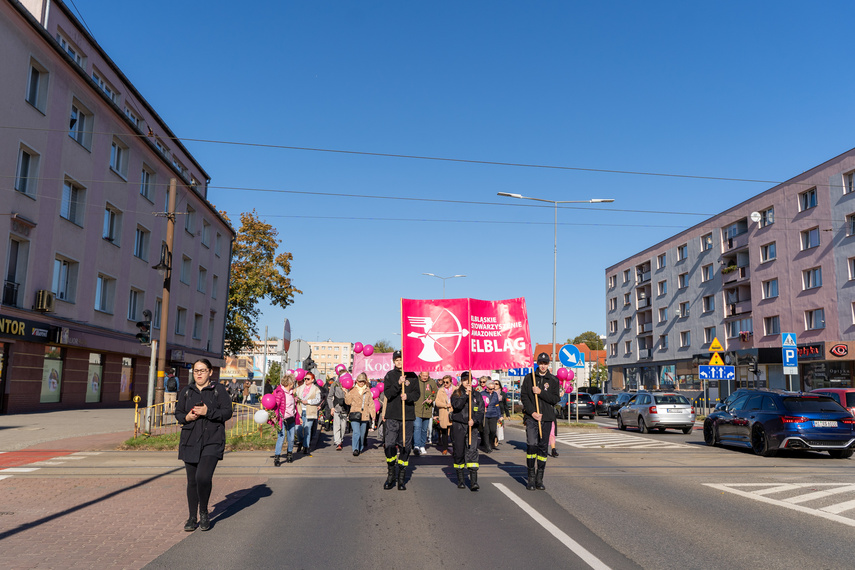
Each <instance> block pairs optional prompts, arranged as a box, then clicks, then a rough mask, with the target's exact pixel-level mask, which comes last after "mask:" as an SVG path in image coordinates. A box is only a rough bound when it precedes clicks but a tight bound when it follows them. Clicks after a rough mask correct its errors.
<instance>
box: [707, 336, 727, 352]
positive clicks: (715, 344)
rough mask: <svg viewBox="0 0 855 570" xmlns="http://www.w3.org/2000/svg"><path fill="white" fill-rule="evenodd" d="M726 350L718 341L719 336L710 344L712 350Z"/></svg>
mask: <svg viewBox="0 0 855 570" xmlns="http://www.w3.org/2000/svg"><path fill="white" fill-rule="evenodd" d="M722 350H724V347H723V346H722V345H721V343H720V342H719V341H718V337H715V338H714V339H713V341H712V344H711V345H710V352H721V351H722Z"/></svg>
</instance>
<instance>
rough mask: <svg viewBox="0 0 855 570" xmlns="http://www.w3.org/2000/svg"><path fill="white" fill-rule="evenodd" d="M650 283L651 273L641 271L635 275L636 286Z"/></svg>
mask: <svg viewBox="0 0 855 570" xmlns="http://www.w3.org/2000/svg"><path fill="white" fill-rule="evenodd" d="M648 281H650V271H644V272H642V271H639V272H638V273H636V274H635V284H636V286H638V285H642V284H643V283H647V282H648Z"/></svg>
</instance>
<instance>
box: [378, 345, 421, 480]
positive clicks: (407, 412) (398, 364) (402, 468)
mask: <svg viewBox="0 0 855 570" xmlns="http://www.w3.org/2000/svg"><path fill="white" fill-rule="evenodd" d="M392 362H393V363H394V367H393V368H392V370H390V371H389V372H388V373H387V374H386V377H385V379H384V381H383V382H384V388H383V394H384V395H385V396H386V424H385V425H386V428H385V431H386V433H385V437H384V449H385V451H386V468H387V470H388V472H387V476H386V482H385V483H384V484H383V488H384V489H391V488H392V487H394V486H395V481H396V480H397V482H398V490H400V491H406V490H407V487H406V486H405V485H404V482H405V479H406V475H407V466H408V465H409V461H410V452H411V451H412V449H413V423H414V421H415V418H416V413H415V404H416V401H417V400H418V399H419V394H420V391H419V386H418V377H417V376H416V375H415V374H414V373H412V372H408V373H405V372H404V360H403V358H402V356H401V351H400V350H398V351H395V352H394V353H393V354H392ZM398 400H400V401H401V405H400V406H399V405H398ZM407 424H409V429H408V426H407ZM396 467H397V474H396Z"/></svg>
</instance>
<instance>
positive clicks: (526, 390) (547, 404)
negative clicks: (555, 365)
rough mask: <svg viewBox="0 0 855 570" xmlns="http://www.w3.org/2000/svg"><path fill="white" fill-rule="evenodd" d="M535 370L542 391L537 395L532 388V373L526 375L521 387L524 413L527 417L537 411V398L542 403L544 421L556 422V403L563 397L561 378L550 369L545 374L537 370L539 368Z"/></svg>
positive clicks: (541, 411)
mask: <svg viewBox="0 0 855 570" xmlns="http://www.w3.org/2000/svg"><path fill="white" fill-rule="evenodd" d="M535 371H536V375H537V387H538V388H540V389H541V392H540V394H538V395H537V396H535V394H534V390H532V377H531V376H532V375H531V374H528V375H526V377H525V379H524V380H523V382H522V386H521V387H520V400H521V401H522V405H523V414H524V415H525V418H526V419H527V418H530V417H531V415H532V414H533V413H535V412H536V411H537V404H536V403H535V398H536V399H537V400H538V401H539V404H540V413H541V414H542V415H543V421H545V422H554V421H555V404H557V403H558V400H560V399H561V395H560V394H559V390H558V384H559V380H558V378H556V377H555V376H554V375H553V374H552V372H550V371H548V370H547V371H546V374H545V375H543V376H541V375H540V373H539V372H537V369H535Z"/></svg>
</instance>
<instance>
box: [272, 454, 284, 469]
mask: <svg viewBox="0 0 855 570" xmlns="http://www.w3.org/2000/svg"><path fill="white" fill-rule="evenodd" d="M279 458H280V456H279V455H274V456H273V466H274V467H279V466H280V465H282V462H281V461H280V460H279Z"/></svg>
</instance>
